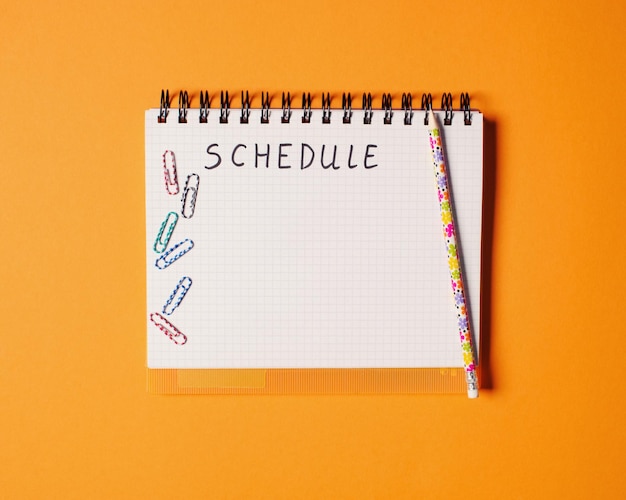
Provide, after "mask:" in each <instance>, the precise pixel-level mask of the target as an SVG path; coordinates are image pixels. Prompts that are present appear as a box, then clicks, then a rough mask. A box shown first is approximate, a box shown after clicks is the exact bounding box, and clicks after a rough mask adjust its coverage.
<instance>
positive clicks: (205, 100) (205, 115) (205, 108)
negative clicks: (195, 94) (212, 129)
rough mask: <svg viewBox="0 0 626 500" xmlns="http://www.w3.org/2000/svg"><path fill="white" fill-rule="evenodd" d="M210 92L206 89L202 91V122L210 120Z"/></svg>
mask: <svg viewBox="0 0 626 500" xmlns="http://www.w3.org/2000/svg"><path fill="white" fill-rule="evenodd" d="M209 106H210V103H209V93H208V92H207V91H206V90H205V91H204V92H202V91H201V92H200V118H199V120H200V123H207V122H208V121H209Z"/></svg>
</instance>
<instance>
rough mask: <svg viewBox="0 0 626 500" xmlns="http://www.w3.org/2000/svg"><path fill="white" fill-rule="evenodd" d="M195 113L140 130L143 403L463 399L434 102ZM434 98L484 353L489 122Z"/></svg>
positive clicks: (222, 102) (224, 107)
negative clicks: (434, 151)
mask: <svg viewBox="0 0 626 500" xmlns="http://www.w3.org/2000/svg"><path fill="white" fill-rule="evenodd" d="M199 97H200V99H199V101H200V102H199V106H198V108H194V107H193V106H190V104H193V102H191V103H190V99H189V95H188V94H187V92H184V91H183V92H180V93H179V109H178V113H176V112H175V110H170V109H169V104H170V98H169V93H162V99H161V106H160V107H159V108H154V109H149V110H147V111H146V113H145V162H146V164H145V175H146V279H147V285H146V289H147V311H146V324H147V368H148V389H149V390H150V391H151V392H154V393H198V394H201V393H229V394H237V393H245V394H269V393H292V392H349V393H361V392H364V393H367V392H463V391H464V390H465V381H464V377H463V370H462V366H463V360H462V355H461V349H460V345H459V339H458V327H457V318H456V314H455V308H454V302H453V294H452V292H451V288H450V278H449V270H448V263H447V254H446V249H445V248H444V243H443V238H442V234H441V222H440V215H439V206H438V199H437V191H436V187H435V181H434V174H433V169H432V164H431V161H430V156H429V155H430V149H429V142H428V130H427V126H426V125H425V123H424V122H425V119H427V112H426V109H427V108H428V107H429V103H430V102H432V98H431V97H430V95H424V96H423V98H422V108H423V109H415V110H414V109H413V108H412V96H411V95H410V94H404V95H402V99H401V106H397V105H395V106H394V99H395V100H396V101H399V100H400V99H399V96H391V95H389V94H384V95H383V96H382V99H381V101H380V102H381V106H380V107H379V108H377V102H376V101H377V96H374V97H373V98H372V96H371V95H367V94H364V95H363V98H362V100H361V99H359V103H358V104H359V105H358V106H356V105H354V104H356V100H355V102H354V103H353V99H352V97H351V96H350V95H349V94H343V96H342V98H341V100H340V99H339V96H330V95H328V94H323V95H322V96H321V98H320V97H319V96H315V95H314V96H311V95H310V94H302V99H301V100H300V99H299V97H300V95H298V96H297V101H298V106H297V107H296V106H295V105H294V103H295V102H296V96H294V98H293V99H292V97H291V95H289V94H283V95H282V96H281V97H282V99H280V103H281V104H282V106H280V107H279V106H278V105H277V101H279V99H278V97H277V96H270V95H268V94H265V93H263V94H262V95H261V96H260V97H261V99H260V100H261V106H258V105H257V107H254V106H253V105H252V104H253V103H254V102H255V100H259V96H250V95H249V94H248V93H247V92H246V93H243V92H242V94H241V98H240V99H239V96H237V99H233V98H232V97H229V96H228V93H225V92H221V94H220V96H219V99H218V96H217V95H216V96H211V95H209V94H208V93H206V92H201V93H200V95H199ZM378 98H380V97H378ZM444 98H445V99H444V100H443V108H444V109H442V110H440V111H435V112H436V113H437V115H438V118H439V122H440V123H441V124H442V133H443V139H444V145H445V152H446V155H447V160H448V169H449V177H450V182H451V192H452V197H453V200H454V209H455V217H456V222H457V226H458V228H457V238H458V241H459V247H460V248H459V250H460V254H461V259H462V265H463V271H464V275H465V287H466V300H467V303H468V308H469V311H470V321H471V324H472V327H473V332H474V343H475V345H476V346H478V345H479V344H480V273H481V269H480V264H481V218H482V180H483V171H482V161H483V153H482V151H483V138H482V129H483V127H482V122H483V117H482V114H481V113H480V112H479V111H477V110H472V109H470V107H469V96H467V95H466V94H463V95H462V96H461V98H462V106H461V108H459V109H454V107H453V106H452V102H453V98H452V96H451V95H449V94H444ZM193 99H194V98H193V97H192V101H193ZM339 101H341V107H339V105H338V102H339ZM300 102H301V103H302V105H301V106H300ZM316 104H317V105H318V106H319V105H320V104H321V106H320V107H315V105H316Z"/></svg>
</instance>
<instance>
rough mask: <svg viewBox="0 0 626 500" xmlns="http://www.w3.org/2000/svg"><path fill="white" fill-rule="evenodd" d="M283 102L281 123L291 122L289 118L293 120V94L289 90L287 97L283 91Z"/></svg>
mask: <svg viewBox="0 0 626 500" xmlns="http://www.w3.org/2000/svg"><path fill="white" fill-rule="evenodd" d="M282 103H283V104H282V108H283V113H282V115H281V118H280V121H281V123H289V120H291V94H290V93H289V92H287V96H286V97H285V93H284V92H283V100H282Z"/></svg>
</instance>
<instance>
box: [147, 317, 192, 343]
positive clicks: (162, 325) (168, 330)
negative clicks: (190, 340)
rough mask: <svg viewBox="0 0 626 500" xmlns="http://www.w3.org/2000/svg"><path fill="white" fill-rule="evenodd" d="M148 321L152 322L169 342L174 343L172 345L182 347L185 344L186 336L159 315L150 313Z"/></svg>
mask: <svg viewBox="0 0 626 500" xmlns="http://www.w3.org/2000/svg"><path fill="white" fill-rule="evenodd" d="M150 321H152V322H153V323H154V324H155V325H156V327H157V328H158V329H159V330H161V331H162V332H163V333H164V334H165V335H167V336H168V337H169V338H170V340H171V341H172V342H174V344H176V345H183V344H185V343H186V342H187V336H186V335H185V334H184V333H183V332H181V331H180V330H179V329H178V328H176V327H175V326H174V325H172V323H170V322H169V321H168V320H166V319H165V318H164V317H163V316H161V315H160V314H159V313H150Z"/></svg>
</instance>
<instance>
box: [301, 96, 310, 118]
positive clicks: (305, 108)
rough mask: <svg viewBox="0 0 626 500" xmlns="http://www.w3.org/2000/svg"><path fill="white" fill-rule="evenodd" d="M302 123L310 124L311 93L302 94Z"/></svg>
mask: <svg viewBox="0 0 626 500" xmlns="http://www.w3.org/2000/svg"><path fill="white" fill-rule="evenodd" d="M302 123H311V93H310V92H307V93H306V94H302Z"/></svg>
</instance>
